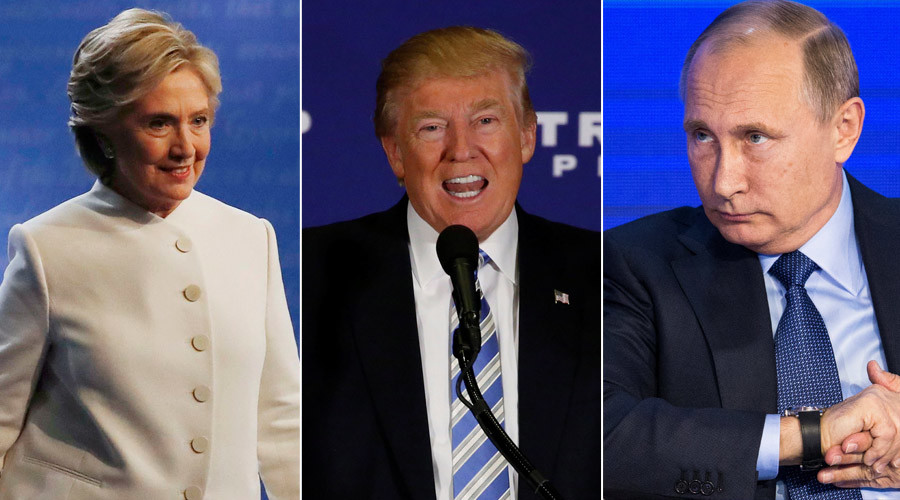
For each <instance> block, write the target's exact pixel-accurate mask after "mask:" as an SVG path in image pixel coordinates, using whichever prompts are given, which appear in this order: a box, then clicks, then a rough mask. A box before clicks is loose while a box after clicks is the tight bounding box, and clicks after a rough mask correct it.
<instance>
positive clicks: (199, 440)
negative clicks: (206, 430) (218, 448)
mask: <svg viewBox="0 0 900 500" xmlns="http://www.w3.org/2000/svg"><path fill="white" fill-rule="evenodd" d="M191 449H192V450H194V451H195V452H197V453H203V452H205V451H206V450H208V449H209V439H206V438H205V437H203V436H200V437H195V438H194V439H192V440H191Z"/></svg>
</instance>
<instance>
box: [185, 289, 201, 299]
mask: <svg viewBox="0 0 900 500" xmlns="http://www.w3.org/2000/svg"><path fill="white" fill-rule="evenodd" d="M184 298H186V299H188V300H189V301H191V302H197V301H198V300H200V287H199V286H197V285H188V287H187V288H185V289H184Z"/></svg>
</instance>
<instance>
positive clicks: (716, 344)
mask: <svg viewBox="0 0 900 500" xmlns="http://www.w3.org/2000/svg"><path fill="white" fill-rule="evenodd" d="M848 177H849V176H848ZM849 182H850V191H851V194H852V197H853V207H854V221H855V230H856V236H857V239H858V242H859V246H860V250H861V254H862V259H863V262H864V264H865V269H866V274H867V276H868V279H869V287H870V290H871V293H872V301H873V305H874V308H875V315H876V318H877V321H878V327H879V329H880V331H881V337H882V343H883V347H884V351H885V355H886V357H887V363H888V367H889V368H891V369H892V371H895V372H896V371H897V370H898V368H900V341H898V339H900V337H898V333H900V331H898V328H900V307H898V306H900V266H898V265H897V258H898V256H900V202H898V200H891V199H888V198H885V197H883V196H881V195H879V194H877V193H875V192H874V191H871V190H870V189H868V188H866V187H865V186H863V185H862V184H860V183H859V182H858V181H856V180H855V179H853V178H852V177H849ZM604 238H605V241H604V251H605V256H604V258H605V261H604V266H605V268H604V301H605V302H604V334H603V335H604V349H605V351H604V370H605V371H604V404H605V407H604V412H605V413H604V424H605V428H604V453H605V454H604V460H605V463H604V470H605V485H604V488H605V494H606V498H607V499H608V500H611V499H614V498H653V497H654V496H667V495H670V496H686V497H696V496H697V495H696V494H693V493H691V492H690V489H688V491H686V492H685V493H683V494H678V493H677V492H676V484H677V483H679V481H681V480H682V479H683V480H685V481H686V482H687V483H682V484H681V488H679V489H682V488H683V487H684V486H685V484H687V485H690V482H691V481H694V480H697V482H695V483H694V485H693V486H694V487H695V488H696V487H700V486H702V485H703V483H705V482H709V483H711V484H708V485H706V488H708V491H709V490H712V491H711V493H712V496H714V497H718V498H728V499H731V498H754V497H755V498H773V497H774V494H775V491H774V481H765V482H757V480H756V459H757V455H758V452H759V444H760V439H761V436H762V429H763V424H764V419H765V415H766V413H777V411H776V397H777V396H776V394H777V384H776V374H775V344H774V340H773V335H772V326H771V322H770V319H769V307H768V302H767V300H766V292H765V285H764V281H763V275H762V272H761V270H760V264H759V259H758V258H757V255H756V254H755V253H754V252H751V251H750V250H747V249H745V248H743V247H741V246H738V245H734V244H731V243H728V242H727V241H725V239H724V238H722V236H721V235H720V234H719V232H718V230H716V228H715V227H714V226H713V225H712V224H711V223H710V222H709V220H708V219H707V218H706V216H705V214H704V213H703V210H702V209H701V208H688V207H685V208H679V209H676V210H672V211H669V212H664V213H660V214H656V215H652V216H649V217H646V218H644V219H641V220H639V221H635V222H633V223H630V224H626V225H623V226H621V227H618V228H615V229H611V230H609V231H607V232H606V233H605V234H604ZM700 496H703V495H700Z"/></svg>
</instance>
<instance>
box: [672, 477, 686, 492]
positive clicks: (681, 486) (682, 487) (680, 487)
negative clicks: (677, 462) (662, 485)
mask: <svg viewBox="0 0 900 500" xmlns="http://www.w3.org/2000/svg"><path fill="white" fill-rule="evenodd" d="M687 489H688V484H687V481H685V480H684V479H679V480H678V481H676V482H675V493H678V494H682V493H687Z"/></svg>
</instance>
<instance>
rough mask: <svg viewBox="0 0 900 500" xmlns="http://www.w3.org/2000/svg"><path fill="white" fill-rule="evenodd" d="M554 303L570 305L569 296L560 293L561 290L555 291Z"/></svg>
mask: <svg viewBox="0 0 900 500" xmlns="http://www.w3.org/2000/svg"><path fill="white" fill-rule="evenodd" d="M553 303H554V304H568V303H569V294H568V293H565V292H560V291H559V290H553Z"/></svg>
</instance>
